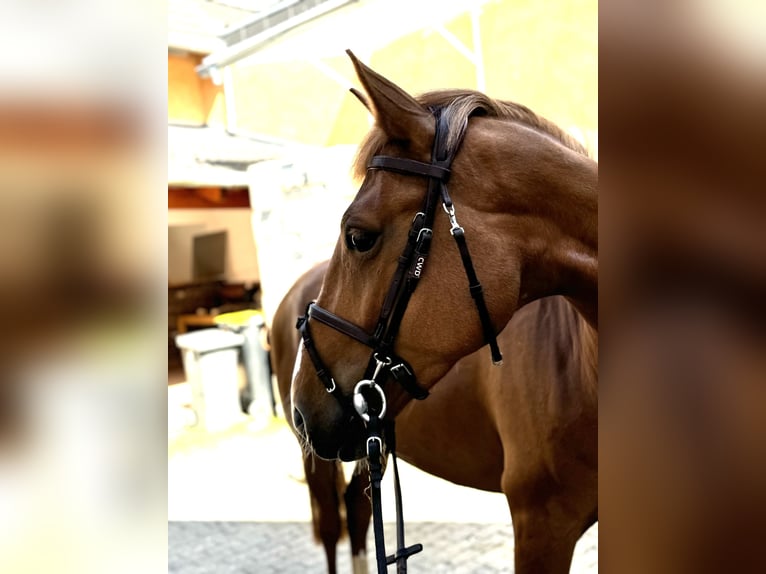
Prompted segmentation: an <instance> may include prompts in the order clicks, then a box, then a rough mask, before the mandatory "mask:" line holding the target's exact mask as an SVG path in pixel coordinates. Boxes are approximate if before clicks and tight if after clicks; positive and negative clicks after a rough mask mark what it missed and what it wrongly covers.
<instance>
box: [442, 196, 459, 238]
mask: <svg viewBox="0 0 766 574" xmlns="http://www.w3.org/2000/svg"><path fill="white" fill-rule="evenodd" d="M442 208H443V209H444V212H445V213H446V214H447V217H449V223H450V226H451V227H450V230H449V232H450V233H451V234H452V235H455V232H456V231H457V230H458V229H459V230H460V231H463V228H462V227H460V225H459V224H458V222H457V218H456V217H455V206H454V205H450V206H449V207H447V204H446V203H442Z"/></svg>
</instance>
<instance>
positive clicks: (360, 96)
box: [348, 88, 372, 113]
mask: <svg viewBox="0 0 766 574" xmlns="http://www.w3.org/2000/svg"><path fill="white" fill-rule="evenodd" d="M348 91H349V92H351V93H352V94H354V95H355V96H356V99H357V100H359V101H360V102H362V105H363V106H364V107H365V108H367V111H368V112H370V113H372V106H371V105H370V101H369V100H368V99H367V96H365V95H364V94H363V93H362V92H360V91H359V90H357V89H356V88H349V90H348Z"/></svg>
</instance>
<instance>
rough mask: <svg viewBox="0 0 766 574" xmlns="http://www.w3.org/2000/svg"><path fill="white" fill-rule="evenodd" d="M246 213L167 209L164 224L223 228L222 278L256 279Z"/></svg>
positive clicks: (240, 211) (233, 209)
mask: <svg viewBox="0 0 766 574" xmlns="http://www.w3.org/2000/svg"><path fill="white" fill-rule="evenodd" d="M250 214H251V210H250V209H249V208H217V209H169V210H168V226H172V225H195V224H198V225H204V227H205V232H211V231H223V230H225V231H227V232H228V244H227V246H226V280H227V281H230V282H248V281H249V282H252V281H259V280H260V274H259V271H258V257H257V254H256V250H255V241H254V239H253V228H252V226H251V222H250ZM169 264H170V263H169Z"/></svg>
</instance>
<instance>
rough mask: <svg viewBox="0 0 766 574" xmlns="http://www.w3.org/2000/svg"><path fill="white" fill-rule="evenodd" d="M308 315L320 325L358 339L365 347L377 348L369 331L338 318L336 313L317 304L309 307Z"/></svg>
mask: <svg viewBox="0 0 766 574" xmlns="http://www.w3.org/2000/svg"><path fill="white" fill-rule="evenodd" d="M307 315H308V316H309V318H311V319H316V320H317V321H319V322H320V323H324V324H325V325H327V326H328V327H332V328H333V329H335V330H336V331H339V332H341V333H343V334H344V335H346V336H348V337H351V338H352V339H356V340H357V341H359V342H360V343H362V344H363V345H367V346H368V347H374V346H375V343H376V341H375V338H374V337H373V336H372V335H370V334H369V333H368V332H367V331H365V330H364V329H362V328H361V327H358V326H357V325H354V324H353V323H351V322H350V321H346V320H345V319H343V318H342V317H338V316H337V315H335V314H334V313H330V312H329V311H325V310H324V309H322V308H321V307H319V306H317V305H316V304H315V303H312V304H311V305H309V308H308V310H307Z"/></svg>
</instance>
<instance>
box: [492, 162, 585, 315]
mask: <svg viewBox="0 0 766 574" xmlns="http://www.w3.org/2000/svg"><path fill="white" fill-rule="evenodd" d="M566 160H567V161H566V162H562V163H561V164H559V165H557V166H555V168H552V169H551V170H550V171H551V172H553V175H552V176H550V177H548V178H546V179H545V180H544V181H543V182H541V181H540V180H536V181H531V182H529V185H527V186H526V188H525V190H526V191H524V192H520V191H519V189H518V187H517V188H515V189H513V190H507V191H506V192H505V193H503V194H502V195H501V197H504V198H506V203H505V205H504V206H503V211H504V212H505V213H506V214H508V216H509V220H508V222H507V223H508V225H509V226H512V228H513V229H514V230H515V232H514V234H513V239H512V242H513V243H514V247H517V248H520V249H521V250H522V252H521V253H520V254H518V255H519V256H520V258H521V283H520V289H519V306H521V305H524V304H526V303H528V302H530V301H533V300H535V299H539V298H541V297H545V296H548V295H563V296H564V297H566V298H567V300H568V301H569V302H570V303H571V304H572V305H574V307H575V308H576V309H577V310H578V311H579V313H580V314H581V315H582V317H583V318H584V319H585V320H586V321H587V322H588V324H589V325H590V326H591V327H593V328H597V325H598V195H597V193H596V185H597V182H598V166H597V164H596V163H595V162H594V161H593V160H591V159H589V158H587V157H586V156H581V155H579V154H575V153H574V152H571V151H570V152H569V153H567V154H566ZM519 237H520V238H521V241H520V242H519ZM509 247H511V246H509ZM512 248H513V247H512Z"/></svg>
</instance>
